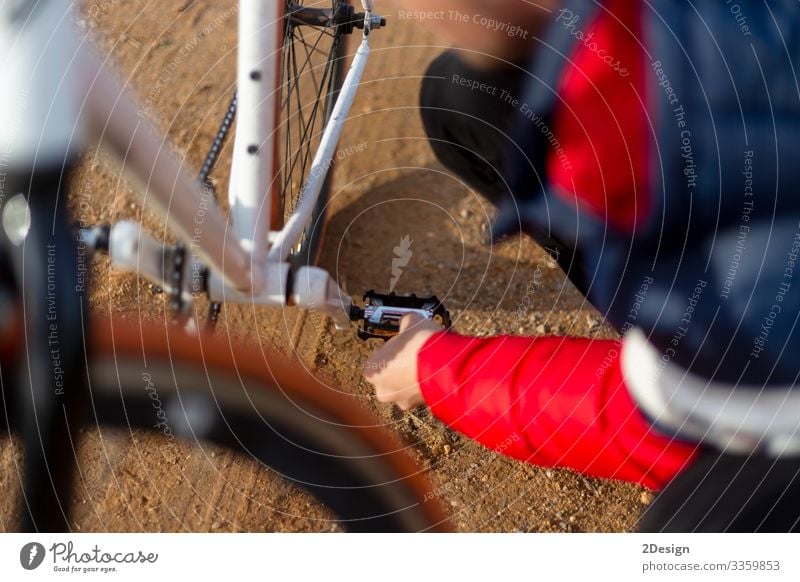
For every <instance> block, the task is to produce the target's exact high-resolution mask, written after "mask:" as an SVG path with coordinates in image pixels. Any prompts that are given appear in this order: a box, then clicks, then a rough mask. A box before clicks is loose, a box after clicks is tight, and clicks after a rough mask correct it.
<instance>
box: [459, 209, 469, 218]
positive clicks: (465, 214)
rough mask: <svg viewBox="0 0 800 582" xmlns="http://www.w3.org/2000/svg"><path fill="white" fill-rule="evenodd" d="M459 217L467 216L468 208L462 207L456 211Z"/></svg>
mask: <svg viewBox="0 0 800 582" xmlns="http://www.w3.org/2000/svg"><path fill="white" fill-rule="evenodd" d="M458 215H459V216H460V217H461V218H467V217H468V216H469V210H467V209H466V208H462V209H461V212H459V213H458Z"/></svg>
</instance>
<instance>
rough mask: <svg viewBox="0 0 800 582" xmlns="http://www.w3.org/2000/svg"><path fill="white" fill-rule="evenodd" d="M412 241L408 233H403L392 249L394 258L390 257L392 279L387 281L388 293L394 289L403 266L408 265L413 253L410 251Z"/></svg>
mask: <svg viewBox="0 0 800 582" xmlns="http://www.w3.org/2000/svg"><path fill="white" fill-rule="evenodd" d="M413 242H414V241H413V240H411V237H410V236H409V235H405V236H404V237H403V238H401V239H400V244H399V245H398V246H396V247H394V249H392V250H393V251H394V258H393V259H392V280H391V282H390V283H389V293H391V292H392V291H394V288H395V285H397V282H398V281H399V280H400V276H401V275H402V274H403V267H405V266H407V265H408V262H409V261H410V260H411V257H412V256H414V253H413V252H412V251H411V245H412V243H413Z"/></svg>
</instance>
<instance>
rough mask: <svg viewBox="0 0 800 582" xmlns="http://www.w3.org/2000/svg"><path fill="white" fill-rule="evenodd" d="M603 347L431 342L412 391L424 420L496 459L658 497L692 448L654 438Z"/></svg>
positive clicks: (601, 343) (517, 340)
mask: <svg viewBox="0 0 800 582" xmlns="http://www.w3.org/2000/svg"><path fill="white" fill-rule="evenodd" d="M619 351H620V344H619V342H615V341H611V340H589V339H577V338H564V337H540V338H523V337H511V336H500V337H495V338H489V339H482V338H468V337H464V336H460V335H457V334H454V333H449V332H447V333H445V332H442V333H438V334H436V335H434V336H432V337H431V338H430V339H429V340H428V341H427V342H426V343H425V345H424V346H423V348H422V350H421V351H420V354H419V361H418V370H419V383H420V386H421V388H422V394H423V396H424V397H425V401H426V403H427V404H428V405H429V406H430V408H431V410H432V411H433V413H434V414H435V415H436V416H437V417H439V418H440V419H441V420H443V421H444V422H445V423H447V424H448V425H449V426H451V427H452V428H454V429H455V430H457V431H459V432H462V433H464V434H466V435H467V436H469V437H471V438H473V439H475V440H477V441H478V442H480V443H482V444H483V445H484V446H486V447H489V448H491V449H494V450H496V451H498V452H501V453H503V454H506V455H509V456H511V457H515V458H517V459H521V460H524V461H528V462H530V463H534V464H536V465H542V466H548V467H553V466H558V467H569V468H572V469H575V470H577V471H580V472H582V473H585V474H588V475H593V476H596V477H606V478H612V479H622V480H625V481H632V482H635V483H640V484H641V485H644V486H646V487H649V488H651V489H660V488H661V487H663V486H664V485H665V484H666V483H667V482H668V481H669V480H670V479H671V478H672V477H674V476H675V475H676V474H677V473H678V472H679V471H680V470H681V469H683V467H685V466H686V465H687V463H689V462H690V461H691V460H692V459H693V457H694V455H695V447H694V446H690V445H687V444H686V443H683V442H679V441H674V440H670V439H668V438H666V437H664V436H663V435H661V434H660V433H657V432H656V431H655V430H654V429H653V428H652V427H651V425H650V423H649V422H648V421H647V420H646V419H645V418H644V417H643V416H642V414H641V413H640V412H639V410H638V409H637V408H636V405H635V404H634V402H633V400H632V398H631V396H630V395H629V394H628V390H627V389H626V388H625V385H624V382H623V379H622V371H621V368H620V358H619Z"/></svg>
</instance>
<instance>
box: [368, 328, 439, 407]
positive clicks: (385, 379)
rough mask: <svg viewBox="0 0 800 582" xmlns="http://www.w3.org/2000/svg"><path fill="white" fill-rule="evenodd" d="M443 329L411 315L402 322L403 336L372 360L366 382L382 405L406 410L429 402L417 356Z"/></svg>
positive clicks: (372, 357)
mask: <svg viewBox="0 0 800 582" xmlns="http://www.w3.org/2000/svg"><path fill="white" fill-rule="evenodd" d="M439 331H442V328H441V327H439V326H438V325H436V324H435V323H434V322H433V321H431V320H429V319H425V318H424V317H422V316H420V315H417V314H414V313H410V314H408V315H405V316H403V318H402V319H401V320H400V333H398V334H397V335H396V336H395V337H393V338H392V339H390V340H389V341H388V342H386V344H384V345H383V346H382V347H381V348H379V349H377V350H375V352H374V353H373V354H372V355H371V356H370V357H369V359H368V360H367V363H366V364H365V365H364V379H365V380H366V381H367V382H369V383H370V384H372V385H373V386H374V387H375V395H376V396H377V398H378V400H379V401H380V402H393V403H394V404H397V406H399V407H400V408H401V409H403V410H410V409H412V408H415V407H416V406H419V405H421V404H424V403H425V400H424V398H423V397H422V391H421V390H420V387H419V380H418V377H417V357H418V356H419V351H420V350H421V349H422V346H423V345H425V342H426V341H428V339H429V338H430V337H431V336H432V335H433V334H435V333H437V332H439Z"/></svg>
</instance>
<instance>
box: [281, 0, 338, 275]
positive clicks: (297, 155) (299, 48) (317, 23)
mask: <svg viewBox="0 0 800 582" xmlns="http://www.w3.org/2000/svg"><path fill="white" fill-rule="evenodd" d="M348 10H349V7H348V5H347V2H345V1H344V0H323V1H321V2H320V1H319V0H317V1H316V2H313V1H305V2H304V1H293V0H287V1H286V6H285V18H284V21H285V25H284V39H283V48H282V51H281V78H280V101H279V114H278V132H277V134H278V136H279V137H278V164H279V167H278V168H277V170H278V171H277V172H276V174H275V175H276V176H278V191H279V193H280V195H279V196H273V197H272V200H273V208H272V225H271V228H272V230H280V229H281V228H282V227H283V225H284V223H285V221H286V220H287V219H288V217H289V216H291V215H292V213H293V212H294V210H295V207H296V204H297V201H298V199H299V197H300V192H301V189H302V187H303V185H304V184H305V181H306V179H307V178H308V174H309V170H310V167H311V162H312V159H313V156H314V153H315V152H316V150H317V147H318V146H319V143H320V140H321V138H322V132H323V131H324V129H325V125H326V124H327V122H328V120H329V119H330V116H331V112H332V111H333V106H334V104H335V103H336V97H337V96H338V92H339V89H340V88H341V85H342V80H343V75H344V55H343V53H344V30H345V29H346V28H347V27H346V26H345V25H344V24H343V22H346V21H347V15H348V14H349V12H348ZM350 29H352V26H350ZM330 182H331V176H330V171H329V172H328V175H327V176H326V178H325V182H324V184H323V186H322V190H321V192H320V195H319V199H318V201H317V204H316V206H315V208H314V212H313V214H312V220H311V222H310V223H309V224H308V226H307V227H306V230H305V232H304V233H303V237H302V238H301V240H300V242H299V243H298V244H297V246H296V247H295V248H294V249H292V254H293V259H294V260H295V261H296V262H298V263H301V264H314V263H316V261H317V256H318V253H319V248H320V244H321V242H322V238H323V236H324V232H325V228H324V227H325V208H326V206H327V203H328V194H329V191H330Z"/></svg>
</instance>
